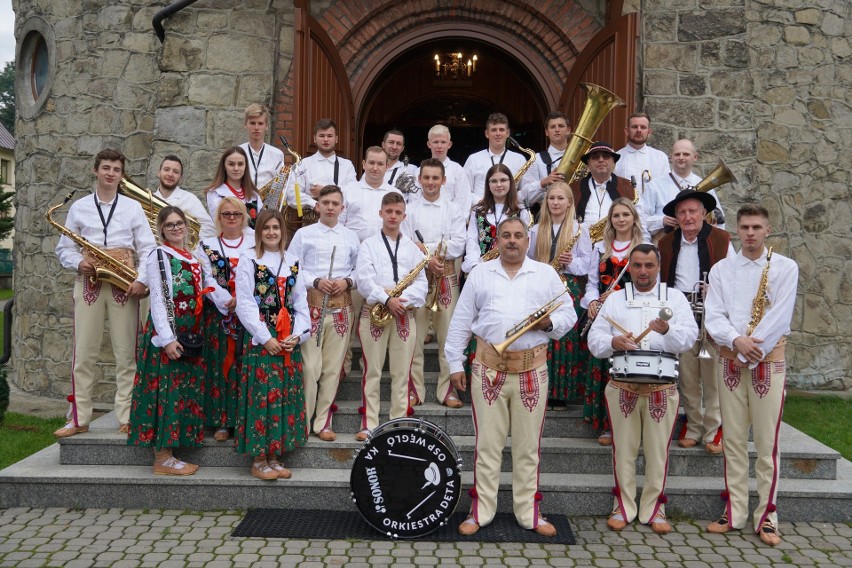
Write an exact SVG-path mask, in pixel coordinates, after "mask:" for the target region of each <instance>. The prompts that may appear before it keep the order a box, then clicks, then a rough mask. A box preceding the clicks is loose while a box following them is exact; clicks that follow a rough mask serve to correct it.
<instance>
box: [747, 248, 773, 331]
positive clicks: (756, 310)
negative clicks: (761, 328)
mask: <svg viewBox="0 0 852 568" xmlns="http://www.w3.org/2000/svg"><path fill="white" fill-rule="evenodd" d="M770 258H772V247H769V251H768V252H767V253H766V266H764V267H763V272H762V273H761V275H760V284H758V285H757V295H756V296H755V297H754V300H752V302H751V321H749V322H748V327H747V328H746V335H749V336H750V335H751V334H752V333H753V332H754V328H756V327H757V324H759V323H760V320H762V319H763V314H764V313H766V306H768V305H769V293H768V287H769V259H770Z"/></svg>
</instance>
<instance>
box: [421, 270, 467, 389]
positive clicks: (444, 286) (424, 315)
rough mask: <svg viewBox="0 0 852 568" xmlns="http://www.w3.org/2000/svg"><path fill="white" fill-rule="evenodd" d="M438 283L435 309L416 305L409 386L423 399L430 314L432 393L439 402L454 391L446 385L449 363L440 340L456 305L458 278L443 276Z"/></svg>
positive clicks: (448, 383) (443, 338) (430, 297)
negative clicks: (434, 353)
mask: <svg viewBox="0 0 852 568" xmlns="http://www.w3.org/2000/svg"><path fill="white" fill-rule="evenodd" d="M441 280H442V282H441V284H440V285H439V286H436V293H440V294H441V297H440V298H439V302H438V306H439V309H438V311H436V312H432V311H430V310H428V309H427V308H426V307H425V306H424V307H422V308H417V311H416V312H415V316H414V320H415V322H416V324H417V345H416V347H415V348H414V360H413V362H412V363H411V385H410V390H411V391H413V392H415V393H417V398H418V399H420V400H421V401H425V400H426V382H425V379H424V373H423V363H424V358H423V348H424V346H423V340H424V339H425V338H426V335H428V333H429V321H430V317H429V316H430V315H431V316H432V317H431V321H432V323H433V325H434V329H435V337H437V339H438V365H439V370H440V372H439V374H438V388H437V390H436V391H435V397H436V399H437V400H438V402H440V403H443V402H444V401H445V400H446V399H447V396H448V395H450V394H451V393H454V391H453V388H452V386H451V385H450V365H449V363H447V358H446V356H445V355H444V343H445V342H446V341H447V330H449V329H450V320H451V319H452V317H453V311H455V309H456V302H458V300H459V279H458V277H457V276H456V275H452V276H445V277H443V278H442V279H441ZM431 299H432V296H427V298H426V300H427V301H426V303H427V305H428V303H429V301H430V300H431Z"/></svg>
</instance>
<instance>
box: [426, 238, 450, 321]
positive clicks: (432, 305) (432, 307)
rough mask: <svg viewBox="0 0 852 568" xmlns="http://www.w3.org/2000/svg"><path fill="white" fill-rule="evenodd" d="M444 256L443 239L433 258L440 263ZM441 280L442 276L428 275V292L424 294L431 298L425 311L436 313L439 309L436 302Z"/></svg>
mask: <svg viewBox="0 0 852 568" xmlns="http://www.w3.org/2000/svg"><path fill="white" fill-rule="evenodd" d="M446 254H447V243H446V242H444V239H441V242H439V243H438V246H437V247H435V254H434V256H435V258H437V259H438V260H440V261H441V262H444V261H445V260H446V259H445V256H446ZM442 278H443V275H438V276H435V275H430V282H429V291H428V292H427V293H426V296H427V297H428V296H429V294H432V298H431V299H430V300H429V303H428V304H426V309H427V310H429V311H430V312H437V311H438V310H440V309H441V306H440V304H438V300H439V299H440V297H441V279H442Z"/></svg>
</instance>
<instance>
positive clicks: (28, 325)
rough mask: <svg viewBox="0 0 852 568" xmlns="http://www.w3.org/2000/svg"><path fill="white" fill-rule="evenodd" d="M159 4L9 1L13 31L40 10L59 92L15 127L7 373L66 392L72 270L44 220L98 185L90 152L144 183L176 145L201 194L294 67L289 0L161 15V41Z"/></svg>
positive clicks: (105, 359)
mask: <svg viewBox="0 0 852 568" xmlns="http://www.w3.org/2000/svg"><path fill="white" fill-rule="evenodd" d="M162 7H163V5H161V4H157V5H156V6H152V5H151V3H150V2H142V1H135V0H130V1H127V2H122V3H119V4H114V3H103V2H95V1H92V0H66V1H63V2H41V1H26V0H15V1H14V2H13V8H14V10H15V14H16V33H18V32H20V31H21V30H22V29H23V28H24V26H26V24H27V22H28V21H31V20H32V19H33V18H41V19H42V20H43V22H44V24H45V25H46V26H47V27H48V28H49V30H50V31H51V32H52V35H53V36H54V37H55V43H56V45H55V53H56V60H55V61H54V62H52V73H54V80H53V84H52V87H51V92H50V95H49V98H48V100H47V102H46V103H45V105H44V107H43V108H42V109H41V110H40V111H38V112H37V113H35V116H33V117H32V118H27V119H23V118H19V119H18V123H17V125H16V128H17V131H16V132H17V135H18V136H17V138H18V144H17V148H16V160H17V165H18V169H17V184H16V190H17V194H18V201H17V207H18V214H17V216H16V220H15V229H16V236H15V283H14V287H15V311H14V333H15V336H16V341H14V342H13V359H12V360H13V363H14V370H13V373H12V375H11V376H12V380H13V381H14V382H15V383H16V384H17V385H18V386H19V387H21V388H23V389H25V390H28V391H31V392H35V393H39V394H45V395H56V396H64V395H65V394H67V393H68V392H69V391H70V388H69V380H70V371H71V366H70V361H71V354H72V351H71V337H72V334H73V331H72V317H71V315H72V304H71V289H72V286H73V274H72V273H71V272H70V271H67V270H64V269H62V267H61V266H60V265H59V262H58V261H57V260H56V257H55V255H54V252H53V251H54V247H55V246H56V243H57V241H58V235H57V232H56V231H55V230H54V229H53V228H52V227H50V226H49V225H48V224H47V223H46V222H45V220H44V213H45V211H46V209H47V208H48V206H49V204H54V203H57V202H59V201H61V199H62V197H63V196H64V195H65V194H66V193H67V192H68V190H69V189H70V188H77V189H80V190H84V191H85V190H88V189H89V188H91V187H92V184H93V181H94V177H93V176H92V173H91V169H92V166H93V156H94V154H96V153H97V152H98V151H99V150H100V149H102V148H104V147H114V148H118V149H120V150H121V151H122V152H124V153H125V154H126V155H127V156H128V159H129V160H128V165H127V173H128V174H130V175H131V176H132V177H134V179H136V180H137V181H138V182H139V183H140V184H143V185H151V184H154V183H156V176H155V173H156V170H157V167H158V166H159V163H160V160H161V157H162V156H163V155H165V154H167V153H176V154H178V155H179V156H181V157H182V159H184V162H185V166H186V169H185V174H186V176H185V179H184V183H183V184H182V185H184V186H186V187H188V188H190V189H193V190H196V191H198V190H200V189H202V188H203V187H205V186H206V185H207V184H208V183H209V182H210V181H211V179H212V177H213V175H214V174H215V169H216V164H217V161H218V158H219V155H220V152H221V149H222V148H224V147H227V146H231V145H234V144H237V143H240V142H243V141H245V131H244V129H243V126H242V122H243V119H242V110H243V109H244V108H245V106H246V105H247V104H249V103H250V102H254V101H261V102H265V103H267V104H268V103H269V102H270V101H271V100H272V93H273V89H274V87H273V85H274V84H275V77H276V75H277V73H278V72H279V69H280V67H284V71H285V72H286V71H287V70H288V69H289V65H290V60H291V57H292V3H291V2H287V1H284V0H280V1H277V0H247V1H244V2H241V3H239V4H235V3H233V2H225V1H224V0H211V1H208V2H200V3H198V5H197V7H195V6H193V7H190V8H188V9H186V10H184V11H182V12H180V13H178V14H177V15H175V16H173V17H172V18H169V19H167V20H165V21H164V27H165V29H166V40H165V42H164V43H163V44H160V42H159V41H158V39H157V37H156V35H155V33H154V31H153V29H152V27H151V19H152V17H153V16H154V14H155V13H156V12H157V11H158V10H160V9H162ZM21 40H22V38H21V37H20V34H18V41H19V42H20V41H21ZM19 96H20V93H19ZM80 195H82V192H81V193H80ZM65 210H67V207H66V208H65V209H63V212H61V213H59V214H58V215H57V216H56V218H57V220H58V221H59V222H62V220H63V219H64V217H65V215H64V211H65ZM107 335H108V333H107ZM103 345H104V347H103V350H102V353H101V356H100V359H99V360H100V361H101V363H100V365H99V367H98V374H99V377H98V379H99V383H98V385H97V386H96V389H95V398H96V400H99V401H106V402H108V401H111V400H112V393H113V392H114V382H113V381H112V377H113V365H112V353H111V349H110V346H109V340H108V338H105V341H104V343H103Z"/></svg>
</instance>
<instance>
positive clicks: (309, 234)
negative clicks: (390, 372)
mask: <svg viewBox="0 0 852 568" xmlns="http://www.w3.org/2000/svg"><path fill="white" fill-rule="evenodd" d="M342 211H343V192H342V191H341V190H340V188H339V187H337V186H336V185H327V186H325V187H324V188H322V189H321V190H320V195H319V201H318V202H317V213H318V214H319V222H317V223H314V224H312V225H308V226H305V227H302V228H301V229H299V230H298V231H296V234H295V236H294V237H293V240H292V241H291V242H290V247H289V249H288V253H289V254H291V255H293V257H294V258H296V259H298V260H299V268H300V270H301V271H302V276H303V277H304V281H305V286H306V288H307V291H308V310H309V312H310V315H311V337H310V338H309V339H308V340H307V341H306V342H304V343H303V344H302V357H303V360H304V369H303V375H304V379H305V423H306V424H307V426H308V430H309V431H310V429H311V426H312V424H311V419H313V432H314V434H316V435H317V436H318V437H319V439H320V440H323V441H325V442H331V441H334V439H335V438H336V435H335V433H334V427H333V425H332V418H333V417H334V411H333V408H334V399H335V397H336V396H337V389H338V386H339V384H340V379H341V369H342V368H343V359H344V357H345V356H346V351H347V348H348V347H349V340H350V338H351V334H352V330H353V329H354V328H355V325H354V317H355V314H354V312H353V309H352V293H351V290H352V288H353V287H354V285H355V264H356V263H357V261H358V248H359V246H360V244H361V243H360V242H359V241H358V236H357V235H356V234H355V233H353V232H352V231H350V230H349V229H347V228H346V227H344V226H343V224H342V223H340V222H339V218H340V213H341V212H342ZM332 253H333V254H334V257H333V260H332ZM329 270H331V275H330V277H329ZM323 303H325V308H326V311H325V313H323V311H322V308H323ZM320 328H322V333H321V336H320ZM318 336H319V339H318ZM314 411H316V417H314Z"/></svg>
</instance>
